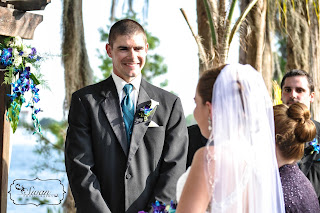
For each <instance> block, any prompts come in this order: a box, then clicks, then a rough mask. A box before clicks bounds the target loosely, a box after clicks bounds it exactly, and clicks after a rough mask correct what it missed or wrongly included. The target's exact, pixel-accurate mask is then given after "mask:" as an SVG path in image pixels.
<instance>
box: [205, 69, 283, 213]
mask: <svg viewBox="0 0 320 213" xmlns="http://www.w3.org/2000/svg"><path fill="white" fill-rule="evenodd" d="M212 145H214V146H212ZM207 150H208V152H207V154H206V159H205V162H206V164H207V171H206V172H207V173H206V174H207V180H208V187H209V190H210V191H211V194H212V197H211V202H210V206H211V207H210V208H209V211H210V212H215V213H216V212H228V213H240V212H241V213H249V212H250V213H251V212H252V213H253V212H254V213H264V212H265V213H277V212H284V211H285V209H284V201H283V193H282V186H281V181H280V176H279V171H278V165H277V160H276V155H275V136H274V118H273V108H272V102H271V99H270V97H269V94H268V92H267V89H266V86H265V84H264V81H263V79H262V76H261V74H260V73H259V72H257V71H256V70H255V69H253V68H252V67H251V66H250V65H241V64H232V65H226V66H225V67H224V68H223V70H222V71H221V73H220V74H219V76H218V78H217V80H216V82H215V84H214V88H213V93H212V132H211V136H210V138H209V140H208V143H207Z"/></svg>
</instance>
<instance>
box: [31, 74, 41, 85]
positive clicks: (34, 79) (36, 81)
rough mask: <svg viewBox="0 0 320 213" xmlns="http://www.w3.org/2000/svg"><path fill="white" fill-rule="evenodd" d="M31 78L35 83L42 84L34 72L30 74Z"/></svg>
mask: <svg viewBox="0 0 320 213" xmlns="http://www.w3.org/2000/svg"><path fill="white" fill-rule="evenodd" d="M30 78H31V79H32V81H33V83H34V84H35V85H39V84H40V82H39V80H38V79H37V77H36V76H35V75H34V74H33V73H31V74H30Z"/></svg>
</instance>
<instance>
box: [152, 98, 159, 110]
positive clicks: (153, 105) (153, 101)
mask: <svg viewBox="0 0 320 213" xmlns="http://www.w3.org/2000/svg"><path fill="white" fill-rule="evenodd" d="M150 101H151V105H150V108H151V109H153V108H155V107H156V106H158V105H159V102H158V101H155V100H152V99H150Z"/></svg>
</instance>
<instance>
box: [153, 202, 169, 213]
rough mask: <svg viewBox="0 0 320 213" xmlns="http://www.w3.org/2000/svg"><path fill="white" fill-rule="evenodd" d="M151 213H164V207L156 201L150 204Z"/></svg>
mask: <svg viewBox="0 0 320 213" xmlns="http://www.w3.org/2000/svg"><path fill="white" fill-rule="evenodd" d="M152 207H153V213H165V210H166V205H165V204H161V203H160V202H159V201H157V200H156V202H155V203H153V204H152Z"/></svg>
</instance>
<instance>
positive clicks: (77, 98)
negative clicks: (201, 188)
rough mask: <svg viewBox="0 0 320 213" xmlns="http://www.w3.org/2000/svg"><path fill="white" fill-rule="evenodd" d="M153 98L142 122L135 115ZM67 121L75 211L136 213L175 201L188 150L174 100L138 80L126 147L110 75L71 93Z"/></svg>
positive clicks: (68, 167)
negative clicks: (151, 109) (154, 104)
mask: <svg viewBox="0 0 320 213" xmlns="http://www.w3.org/2000/svg"><path fill="white" fill-rule="evenodd" d="M151 99H153V100H155V101H157V102H159V106H158V107H157V108H156V111H155V113H154V114H153V115H151V116H150V117H149V118H148V121H143V119H142V118H141V117H139V116H138V115H137V112H139V109H141V108H143V107H144V106H146V105H147V104H149V103H150V100H151ZM68 119H69V128H68V132H67V139H66V145H65V164H66V170H67V174H68V179H69V183H70V186H71V190H72V194H73V196H74V198H75V201H76V207H77V210H78V212H85V213H88V212H95V213H99V212H101V213H102V212H103V213H110V212H113V213H122V212H129V213H137V212H138V211H140V210H146V211H150V208H151V203H152V202H154V201H155V200H159V201H162V202H165V203H166V204H169V202H170V200H171V199H173V200H174V199H175V191H176V182H177V180H178V178H179V177H180V175H181V174H182V173H184V172H185V169H186V168H185V166H186V157H187V149H188V135H187V127H186V123H185V119H184V114H183V110H182V106H181V101H180V99H179V98H178V97H176V96H175V95H173V94H171V93H169V92H166V91H164V90H162V89H160V88H157V87H155V86H153V85H151V84H149V83H148V82H146V81H145V80H143V79H142V81H141V85H140V90H139V96H138V101H137V106H136V114H135V120H134V126H133V132H132V138H131V145H130V147H129V145H128V144H127V138H126V133H125V127H124V122H123V118H122V115H121V108H120V104H119V98H118V93H117V90H116V86H115V83H114V81H113V79H112V77H109V78H108V79H106V80H104V81H102V82H100V83H98V84H95V85H91V86H88V87H85V88H83V89H80V90H79V91H77V92H75V93H74V94H73V95H72V102H71V107H70V111H69V118H68ZM151 120H152V121H153V122H155V123H156V124H158V125H159V127H148V125H149V124H150V121H151Z"/></svg>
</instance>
